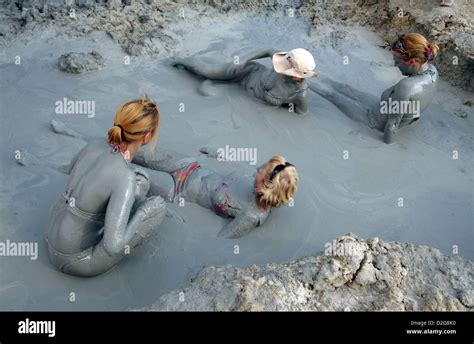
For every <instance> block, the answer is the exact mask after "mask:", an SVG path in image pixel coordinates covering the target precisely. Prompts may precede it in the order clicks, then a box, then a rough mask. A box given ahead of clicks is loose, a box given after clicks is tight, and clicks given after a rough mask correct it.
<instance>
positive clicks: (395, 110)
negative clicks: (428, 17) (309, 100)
mask: <svg viewBox="0 0 474 344" xmlns="http://www.w3.org/2000/svg"><path fill="white" fill-rule="evenodd" d="M437 53H438V46H437V45H436V44H434V43H430V42H428V41H427V40H426V38H425V37H423V36H422V35H420V34H418V33H408V34H405V35H402V36H400V37H399V38H398V39H397V41H396V42H395V43H393V45H392V54H393V60H394V62H395V66H396V67H398V68H399V69H400V71H401V72H402V74H403V75H405V76H407V78H404V79H402V80H400V81H399V82H398V83H397V84H396V85H394V86H392V87H390V88H388V89H386V90H385V91H384V92H383V93H382V95H381V97H380V100H379V99H378V98H377V97H375V96H372V95H371V94H367V93H364V92H362V91H359V90H357V89H355V88H353V87H351V86H349V85H347V84H343V83H340V82H337V81H334V80H331V79H329V78H318V79H319V81H318V82H311V83H308V87H309V88H310V89H311V90H313V91H314V92H316V93H318V94H320V95H321V96H322V97H324V98H326V99H327V100H329V101H330V102H332V103H333V104H334V105H336V106H337V107H338V108H339V109H340V110H341V111H343V112H344V113H345V114H346V115H347V116H349V117H350V118H352V119H354V120H356V121H359V122H362V123H363V124H365V125H367V126H369V127H370V128H373V129H376V130H377V131H379V132H382V133H383V140H384V142H385V143H392V142H393V141H394V138H395V136H396V134H397V131H398V129H399V128H402V127H405V126H408V125H410V124H412V123H414V122H415V121H417V120H418V119H420V116H421V114H422V112H423V111H424V110H425V109H426V107H427V106H428V105H429V104H430V103H431V100H432V99H433V97H434V95H435V93H436V86H437V80H438V71H437V70H436V67H435V66H433V65H432V64H430V63H429V62H430V61H431V60H432V59H433V58H434V57H435V56H436V55H437Z"/></svg>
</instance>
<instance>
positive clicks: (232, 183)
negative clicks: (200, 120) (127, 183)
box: [133, 148, 298, 239]
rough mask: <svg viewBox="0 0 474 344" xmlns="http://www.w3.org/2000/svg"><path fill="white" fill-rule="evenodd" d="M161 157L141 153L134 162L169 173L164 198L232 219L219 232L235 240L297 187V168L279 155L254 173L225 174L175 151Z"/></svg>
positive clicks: (213, 154) (210, 151)
mask: <svg viewBox="0 0 474 344" xmlns="http://www.w3.org/2000/svg"><path fill="white" fill-rule="evenodd" d="M201 152H202V153H204V154H207V155H208V156H210V157H216V156H217V153H216V151H215V150H213V149H209V148H201ZM164 156H165V158H164V159H160V160H153V159H149V158H147V157H146V154H144V152H140V153H139V154H137V156H136V157H135V159H134V160H133V162H134V163H136V164H139V165H141V166H144V167H147V168H149V169H152V170H156V171H162V172H167V173H169V174H171V176H172V177H173V181H174V185H173V186H174V188H173V190H169V191H167V192H165V193H164V194H161V195H162V196H163V197H168V199H169V200H170V201H171V200H174V201H177V202H180V201H182V200H184V201H187V202H192V203H197V204H199V205H200V206H202V207H204V208H208V209H211V210H214V211H215V212H216V214H217V215H219V216H222V217H225V218H231V219H232V220H231V221H230V222H229V223H228V224H227V225H226V226H225V227H224V228H223V229H222V230H221V231H220V232H219V236H221V237H226V238H229V239H235V238H240V237H242V236H244V235H246V234H248V233H249V232H250V231H252V230H253V229H255V228H256V227H259V226H260V225H262V224H263V223H264V222H265V220H266V219H267V218H268V215H269V214H270V211H271V209H272V208H278V207H281V206H282V205H285V204H287V203H288V202H289V201H290V198H292V197H293V195H294V194H295V193H296V190H297V185H298V174H297V171H296V167H295V166H294V165H293V164H291V163H289V162H288V161H286V159H285V158H283V157H281V156H274V157H272V158H271V159H270V160H269V161H268V162H266V163H264V164H263V165H261V166H260V167H259V168H258V169H257V170H256V171H255V172H253V173H245V172H243V171H239V170H237V171H234V172H231V173H228V174H221V173H218V172H216V171H213V170H211V169H208V168H206V167H204V166H201V165H200V164H199V163H198V162H197V161H196V160H194V159H190V158H183V157H180V156H179V155H178V154H177V153H173V154H165V155H164ZM147 171H148V170H147Z"/></svg>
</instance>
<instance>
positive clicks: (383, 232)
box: [0, 16, 474, 310]
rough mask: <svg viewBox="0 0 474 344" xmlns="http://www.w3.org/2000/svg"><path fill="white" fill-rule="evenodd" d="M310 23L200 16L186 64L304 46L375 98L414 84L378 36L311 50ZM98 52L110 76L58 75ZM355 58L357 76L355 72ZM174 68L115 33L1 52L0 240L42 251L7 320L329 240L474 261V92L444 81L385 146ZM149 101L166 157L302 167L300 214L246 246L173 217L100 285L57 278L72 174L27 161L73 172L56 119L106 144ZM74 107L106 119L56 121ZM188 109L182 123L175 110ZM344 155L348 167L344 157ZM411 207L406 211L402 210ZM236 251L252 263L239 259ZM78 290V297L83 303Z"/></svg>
mask: <svg viewBox="0 0 474 344" xmlns="http://www.w3.org/2000/svg"><path fill="white" fill-rule="evenodd" d="M191 17H192V16H191ZM308 27H309V23H305V22H303V21H296V19H294V18H289V17H284V18H277V17H275V18H267V19H258V18H253V19H252V18H248V19H245V20H243V19H242V18H224V17H220V18H214V19H209V18H194V19H192V18H189V20H188V21H187V22H185V23H182V24H181V31H182V33H183V37H182V40H181V42H180V44H179V45H178V46H177V47H176V54H177V55H179V56H187V55H192V54H199V55H206V56H208V57H209V58H215V59H225V60H226V61H231V58H232V56H233V55H234V54H239V53H244V52H247V51H250V50H252V49H255V48H261V47H264V46H274V47H275V48H278V49H281V50H288V49H292V48H295V47H306V48H308V49H310V50H311V51H312V52H313V53H314V56H315V59H316V62H317V70H318V71H319V72H320V73H321V74H322V75H330V76H332V77H333V78H335V79H337V80H340V81H344V82H347V83H349V84H351V85H353V86H356V87H358V88H359V89H363V90H365V91H367V92H369V93H372V94H374V95H379V94H380V93H381V92H382V91H383V90H384V89H385V88H387V87H389V86H390V85H392V84H394V83H396V82H397V81H398V80H399V79H401V74H400V73H399V72H398V70H397V69H396V68H394V67H393V63H392V59H391V55H390V53H389V52H387V51H385V50H383V49H381V48H379V47H378V43H379V39H378V38H377V36H375V34H374V33H372V32H369V31H367V30H365V29H362V28H357V27H354V28H353V29H352V30H351V32H350V35H349V36H350V37H351V38H350V39H349V40H341V41H337V40H334V39H332V38H331V37H332V36H331V31H332V30H333V28H330V27H327V28H325V29H324V30H322V31H321V34H320V35H319V36H316V37H312V38H309V37H308V35H307V32H308ZM325 30H326V31H325ZM289 32H290V33H291V35H289V34H288V33H289ZM93 49H95V50H97V51H99V52H100V53H101V54H102V55H103V56H104V58H105V59H106V63H107V66H106V68H105V69H103V70H101V71H97V72H92V73H89V74H85V75H80V76H79V75H69V74H65V73H62V72H60V71H59V70H58V69H57V67H56V62H57V58H58V57H59V56H60V55H61V54H64V53H68V52H71V51H76V52H88V51H91V50H93ZM16 55H20V56H21V57H22V63H21V65H15V64H14V63H13V62H12V61H13V58H14V56H16ZM344 55H348V56H349V59H350V63H349V64H348V65H343V64H342V59H343V56H344ZM167 57H168V56H162V57H161V58H160V57H158V58H133V59H132V61H131V63H130V65H124V64H123V58H124V53H123V51H122V50H121V49H120V48H119V47H118V46H117V45H116V44H114V43H113V42H112V41H111V40H110V39H109V38H108V37H107V36H105V34H99V33H97V34H93V35H91V36H89V37H85V38H82V39H78V38H74V39H71V38H67V37H63V36H61V35H57V33H56V32H54V31H53V30H49V31H45V32H42V33H36V36H33V37H31V39H30V40H29V41H28V43H26V44H25V43H23V42H15V43H14V44H12V46H11V47H9V48H8V49H6V50H4V51H3V52H2V53H1V55H0V60H1V61H0V62H1V64H0V73H1V78H0V80H1V82H2V85H1V86H2V92H1V94H0V103H1V107H0V118H1V121H2V126H1V128H2V132H3V135H2V136H1V145H0V153H1V160H0V166H1V176H0V180H1V184H0V187H1V188H0V214H1V219H2V220H1V223H0V241H5V240H7V239H9V240H11V241H17V242H20V241H22V242H39V257H38V260H37V261H32V260H30V259H29V258H27V257H2V258H1V259H0V271H1V273H0V276H1V280H0V309H2V310H122V309H128V308H140V307H143V306H146V305H149V304H151V303H153V302H154V301H155V300H157V298H158V297H159V296H160V295H163V294H164V293H166V292H169V291H170V290H173V289H175V288H178V287H182V286H184V285H186V284H187V283H189V281H190V279H191V277H193V275H194V274H195V273H196V272H197V271H198V270H199V269H200V268H201V267H203V266H204V265H208V264H212V265H225V264H233V265H235V266H238V267H246V266H249V265H251V264H263V263H267V262H285V261H289V260H292V259H296V258H299V257H302V256H305V255H309V254H316V253H318V252H321V251H323V250H324V244H325V243H326V242H329V241H331V240H332V239H333V238H335V237H337V236H339V235H342V234H344V233H347V232H354V233H355V234H357V235H358V236H360V237H362V238H371V237H380V238H382V239H383V240H386V241H400V242H412V243H416V244H423V245H430V246H433V247H436V248H439V249H440V250H442V252H444V253H446V254H452V253H453V251H452V250H453V245H457V247H458V250H459V254H461V255H463V256H464V257H467V258H469V259H473V258H474V245H473V243H474V234H473V228H474V226H473V216H472V214H473V205H474V201H473V191H474V188H473V186H474V182H473V175H472V171H473V167H474V161H473V154H472V153H473V150H474V139H473V133H474V117H473V116H472V114H471V115H469V116H468V117H467V118H460V117H457V116H455V115H454V112H455V110H456V109H458V108H461V107H462V103H463V102H464V101H465V100H466V99H472V94H468V93H464V92H463V91H460V90H458V89H456V88H453V87H451V86H449V85H448V84H447V83H445V82H444V81H443V80H441V82H440V92H439V98H438V99H436V101H435V102H434V103H433V104H432V105H431V106H430V107H429V108H428V110H427V111H426V113H424V114H423V117H422V119H421V120H420V121H418V122H417V123H416V125H413V126H412V127H410V128H406V129H405V130H401V132H400V133H399V135H398V137H397V143H395V144H393V145H386V144H384V143H383V142H382V141H381V138H380V136H379V135H378V134H376V133H374V132H372V131H371V130H369V129H367V128H365V127H363V126H362V125H360V124H358V123H354V122H352V121H351V120H350V119H348V118H347V117H346V116H345V115H344V114H343V113H342V112H340V111H339V110H338V109H337V108H336V107H335V106H333V105H332V104H331V103H329V102H327V101H326V100H324V99H323V98H321V97H319V96H317V95H315V94H311V95H310V111H309V113H308V114H307V115H305V116H299V115H296V114H292V113H288V111H286V110H285V109H282V108H273V107H270V106H267V105H266V104H264V103H262V102H260V101H258V100H255V99H252V98H250V97H249V96H248V95H247V94H246V93H245V91H244V90H242V89H240V88H239V87H238V85H228V84H219V85H216V86H215V90H216V92H217V93H219V94H221V95H224V97H223V98H222V100H220V99H219V98H218V97H203V96H200V95H199V94H198V93H197V91H196V89H197V87H198V86H199V83H200V81H199V80H198V79H196V78H194V77H192V76H191V75H189V74H188V73H186V72H185V71H182V70H177V69H174V68H171V67H169V66H168V64H167V61H166V58H167ZM262 62H263V63H269V62H270V61H262ZM145 92H147V93H148V94H149V96H150V97H152V98H153V99H156V100H157V102H158V103H159V105H160V108H161V113H162V126H161V133H160V139H159V144H158V149H160V147H167V148H173V149H174V150H177V151H180V152H183V153H185V154H188V155H190V156H195V157H199V158H200V159H201V160H202V161H203V162H205V163H207V164H209V165H211V166H215V167H216V168H218V169H222V170H231V169H232V168H233V167H234V166H235V164H241V165H242V164H243V163H230V162H216V161H213V160H211V159H208V158H206V157H202V156H201V155H200V153H199V152H198V148H199V147H200V146H203V145H208V144H210V145H214V146H221V147H222V146H225V145H229V146H232V147H249V148H257V149H258V163H262V162H264V161H266V160H267V159H268V158H269V157H271V156H272V155H274V154H280V155H284V156H285V157H287V158H288V159H289V160H290V161H291V162H292V163H294V164H295V165H296V166H297V167H298V171H299V175H300V179H301V181H300V188H299V191H298V193H297V195H296V197H295V205H294V207H284V208H281V209H278V210H276V211H274V212H273V214H272V215H271V217H270V219H269V220H268V221H267V222H266V223H265V225H264V226H262V227H261V228H259V229H258V230H256V231H255V232H253V233H251V234H250V235H248V236H246V237H244V238H242V239H239V240H226V239H219V238H217V237H216V234H217V232H218V231H219V229H220V228H221V226H222V225H223V224H224V223H225V221H226V220H224V219H222V218H220V217H218V216H216V215H214V214H213V213H212V212H211V211H209V210H206V209H203V208H200V207H199V206H196V205H192V204H187V205H186V206H185V207H184V208H180V207H178V206H177V205H171V206H170V209H172V210H173V211H174V212H175V213H176V214H178V215H179V216H181V219H179V217H178V216H176V217H173V218H167V219H166V220H165V221H164V223H163V224H162V225H161V227H160V229H159V231H158V232H157V233H156V235H154V236H153V237H152V238H151V240H150V242H149V243H148V244H147V245H145V246H143V247H142V248H141V249H140V250H139V251H138V252H136V254H134V255H133V256H131V257H129V258H128V259H126V260H125V261H123V263H122V264H120V265H119V266H118V267H117V268H116V269H114V270H113V271H111V272H109V273H108V274H106V275H104V276H100V277H97V278H93V279H79V278H75V277H70V276H66V275H63V274H61V273H58V272H57V271H55V270H54V269H53V267H52V266H51V265H50V264H49V261H48V257H47V248H46V245H45V243H44V240H43V237H44V236H43V233H44V229H45V225H46V221H47V213H48V209H49V207H50V206H51V205H52V203H53V202H54V200H55V199H56V198H57V197H58V195H59V194H60V193H61V192H62V191H63V190H64V187H65V183H66V176H64V175H62V174H61V173H59V172H56V171H54V170H52V169H49V168H43V167H39V168H35V167H22V166H19V165H17V164H16V162H15V160H14V152H15V150H17V149H20V148H25V149H27V150H28V151H30V152H31V153H33V154H36V155H37V156H39V157H42V158H44V159H45V160H48V161H64V160H66V159H68V158H69V157H70V155H71V154H72V153H71V152H75V151H77V150H78V149H79V148H80V144H81V143H80V142H79V141H78V140H75V139H72V138H68V137H64V136H60V135H56V134H54V133H52V132H51V131H50V130H49V122H50V121H51V119H60V120H62V121H63V122H65V123H67V124H68V125H69V126H70V127H72V128H74V129H76V130H78V131H80V132H87V133H89V134H90V135H104V134H105V132H106V130H107V129H108V128H109V127H110V126H111V124H112V121H113V113H114V111H115V109H116V108H117V106H118V105H119V104H120V103H122V102H123V101H124V100H127V99H131V98H135V97H137V96H140V95H142V94H143V93H145ZM64 97H67V98H69V99H77V100H94V101H95V102H96V116H95V117H94V118H87V116H84V115H57V114H55V112H54V110H55V105H54V104H55V102H56V101H58V100H62V99H63V98H64ZM180 103H184V104H185V112H179V111H178V108H179V104H180ZM346 150H347V151H349V159H347V160H344V159H343V154H344V151H346ZM454 150H456V151H457V152H458V156H459V158H458V159H457V160H454V159H453V158H452V156H453V151H454ZM248 168H252V167H251V166H248ZM399 197H402V198H403V199H404V206H403V207H398V206H397V202H398V198H399ZM235 245H238V246H239V254H234V251H235ZM70 293H75V301H74V302H71V301H70V295H71V294H70Z"/></svg>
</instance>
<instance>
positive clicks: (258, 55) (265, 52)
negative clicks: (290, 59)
mask: <svg viewBox="0 0 474 344" xmlns="http://www.w3.org/2000/svg"><path fill="white" fill-rule="evenodd" d="M276 52H278V50H275V49H273V48H265V49H259V50H255V51H252V52H251V53H248V54H245V55H244V56H243V57H242V58H241V59H240V64H245V63H247V62H249V61H252V60H258V59H262V58H265V57H272V56H273V54H274V53H276Z"/></svg>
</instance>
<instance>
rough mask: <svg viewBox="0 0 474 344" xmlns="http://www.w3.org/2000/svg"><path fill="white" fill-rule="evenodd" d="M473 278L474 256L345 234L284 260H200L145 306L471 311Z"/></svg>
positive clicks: (255, 309)
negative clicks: (236, 263) (185, 282)
mask: <svg viewBox="0 0 474 344" xmlns="http://www.w3.org/2000/svg"><path fill="white" fill-rule="evenodd" d="M473 285H474V263H473V262H471V261H468V260H466V259H464V258H462V257H460V256H446V255H443V254H442V253H441V252H440V251H439V250H437V249H433V248H431V247H428V246H417V245H413V244H402V243H397V242H387V243H386V242H382V241H380V240H378V239H377V238H375V239H372V240H362V239H359V238H358V237H357V236H355V235H353V234H348V235H345V236H342V237H339V238H338V239H337V240H334V241H333V242H332V243H329V244H328V245H327V249H326V250H325V252H324V254H323V255H320V256H310V257H304V258H301V259H298V260H296V261H292V262H289V263H286V264H267V265H265V266H251V267H249V268H246V269H239V268H235V267H232V266H230V265H227V266H223V267H215V266H208V267H205V268H204V269H202V270H201V271H200V272H199V273H198V274H197V276H196V277H195V278H194V279H193V280H192V281H191V283H190V285H189V286H187V287H185V288H183V289H178V290H175V291H172V292H170V293H168V294H166V295H163V296H162V297H161V298H160V299H159V300H158V301H157V302H156V303H155V304H153V305H151V306H149V307H146V308H144V309H142V310H159V311H163V310H172V311H180V310H187V311H299V310H303V311H328V310H332V311H387V310H392V311H468V310H473V307H474V292H473Z"/></svg>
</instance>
